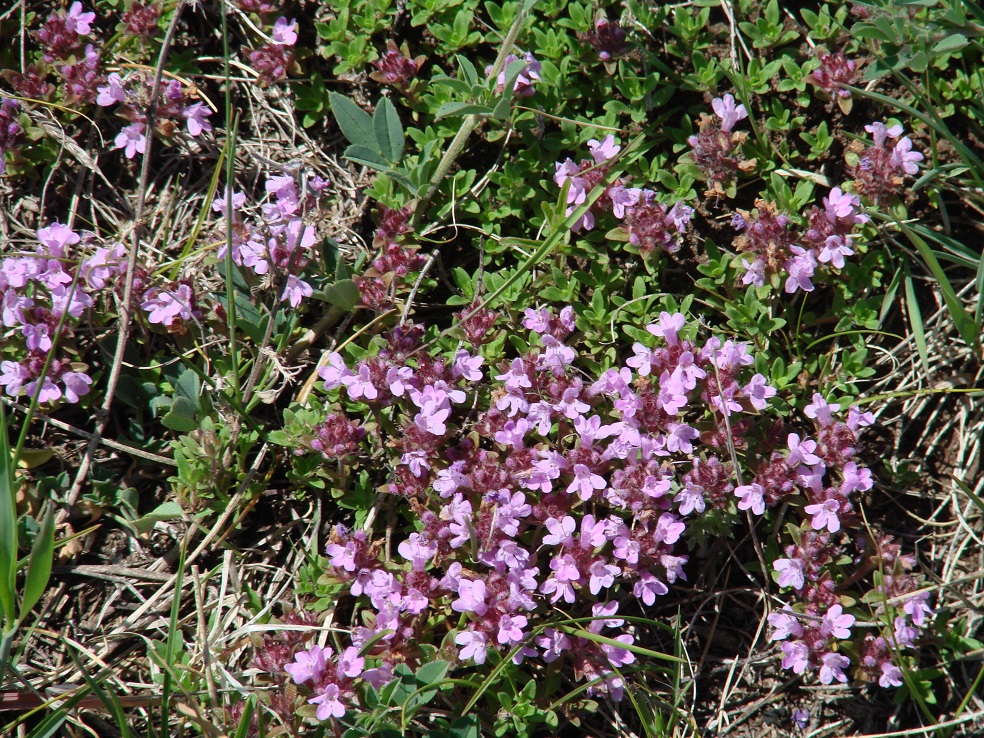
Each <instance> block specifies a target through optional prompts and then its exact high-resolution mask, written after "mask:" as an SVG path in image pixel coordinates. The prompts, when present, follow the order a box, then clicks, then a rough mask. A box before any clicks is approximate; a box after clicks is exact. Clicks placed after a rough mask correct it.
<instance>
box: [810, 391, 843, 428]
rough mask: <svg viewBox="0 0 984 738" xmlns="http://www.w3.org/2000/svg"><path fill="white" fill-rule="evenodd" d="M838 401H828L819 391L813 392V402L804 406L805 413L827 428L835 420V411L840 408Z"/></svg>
mask: <svg viewBox="0 0 984 738" xmlns="http://www.w3.org/2000/svg"><path fill="white" fill-rule="evenodd" d="M840 408H841V406H840V405H838V404H836V403H828V402H827V401H826V400H825V399H823V395H821V394H820V393H819V392H814V393H813V402H811V403H810V404H809V405H807V406H806V407H805V408H803V414H804V415H806V417H808V418H812V419H813V420H816V421H817V424H818V425H819V426H820V427H821V428H826V427H827V426H829V425H830V424H831V423H833V422H834V418H833V413H836V412H837V411H838V410H840Z"/></svg>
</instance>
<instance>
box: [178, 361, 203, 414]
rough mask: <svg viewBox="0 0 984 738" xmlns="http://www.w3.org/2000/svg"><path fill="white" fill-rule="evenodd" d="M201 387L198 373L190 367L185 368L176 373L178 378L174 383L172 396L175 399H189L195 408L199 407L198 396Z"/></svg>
mask: <svg viewBox="0 0 984 738" xmlns="http://www.w3.org/2000/svg"><path fill="white" fill-rule="evenodd" d="M201 389H202V384H201V380H199V378H198V375H197V374H196V373H195V372H194V371H192V370H191V369H185V370H184V371H183V372H181V374H179V375H178V379H177V381H175V383H174V396H175V399H177V398H179V397H183V398H185V399H187V400H191V402H192V403H194V405H195V408H196V409H197V408H199V407H200V404H199V402H198V398H199V397H200V396H201Z"/></svg>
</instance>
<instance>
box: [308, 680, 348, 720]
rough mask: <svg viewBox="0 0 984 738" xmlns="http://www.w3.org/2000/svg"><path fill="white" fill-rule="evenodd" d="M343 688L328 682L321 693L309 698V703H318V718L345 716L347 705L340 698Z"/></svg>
mask: <svg viewBox="0 0 984 738" xmlns="http://www.w3.org/2000/svg"><path fill="white" fill-rule="evenodd" d="M340 696H341V690H340V689H339V688H338V685H337V684H328V685H326V686H325V687H324V689H322V690H321V694H319V695H318V696H317V697H313V698H312V699H309V700H308V703H309V704H312V705H317V706H318V711H317V713H316V714H317V716H318V720H327V719H328V718H330V717H333V718H342V717H345V705H344V704H343V703H342V701H341V700H340V699H339V697H340Z"/></svg>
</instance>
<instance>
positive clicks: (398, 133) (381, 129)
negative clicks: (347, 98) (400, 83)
mask: <svg viewBox="0 0 984 738" xmlns="http://www.w3.org/2000/svg"><path fill="white" fill-rule="evenodd" d="M372 127H373V131H374V133H375V135H376V143H377V144H378V145H379V150H380V151H381V152H382V153H383V156H384V157H385V158H386V160H387V161H388V162H389V163H390V164H396V163H397V162H398V161H400V157H401V156H403V125H402V124H401V123H400V116H399V115H398V114H397V112H396V108H395V107H394V106H393V103H392V102H390V99H389V98H388V97H384V98H382V99H381V100H380V101H379V104H378V105H377V106H376V112H375V113H373V116H372Z"/></svg>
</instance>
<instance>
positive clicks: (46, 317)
mask: <svg viewBox="0 0 984 738" xmlns="http://www.w3.org/2000/svg"><path fill="white" fill-rule="evenodd" d="M37 238H38V241H39V242H40V243H39V245H38V246H37V247H36V248H35V251H34V253H33V254H31V253H24V254H22V255H19V256H8V257H6V258H4V259H3V261H2V262H0V306H2V320H3V326H4V329H5V333H6V334H7V336H6V337H5V338H9V336H10V334H16V335H18V336H19V338H20V342H21V346H22V348H21V349H20V350H21V351H22V352H23V355H24V358H23V359H21V360H19V361H13V360H5V361H3V362H2V363H0V385H2V386H3V388H4V391H5V392H6V393H7V395H8V396H10V397H18V396H20V395H27V396H34V394H35V393H36V392H38V391H39V390H40V394H39V400H40V402H43V403H50V402H55V401H57V400H60V399H64V400H65V401H66V402H70V403H75V402H78V401H79V398H80V397H82V396H83V395H86V394H88V393H89V385H91V384H92V379H91V378H90V377H89V375H88V374H86V373H85V371H84V366H83V365H79V364H75V363H73V362H72V361H71V360H69V359H68V358H63V357H52V360H51V363H50V365H49V367H48V371H47V373H44V372H43V370H44V365H45V361H46V359H47V358H48V356H49V354H50V353H51V352H52V350H53V349H54V345H55V344H54V341H55V336H56V332H57V329H58V325H59V323H62V329H61V330H62V332H61V335H60V337H59V340H60V341H61V344H62V345H63V346H64V345H65V344H66V343H68V342H69V341H70V340H71V338H72V336H73V328H72V327H73V325H74V324H75V323H76V322H77V321H78V320H79V319H80V318H81V317H82V315H83V314H84V313H85V312H86V311H87V310H88V309H89V308H91V307H92V306H93V304H94V298H93V296H94V295H95V294H96V293H98V292H99V291H101V290H103V289H104V288H105V287H106V286H107V284H110V285H111V284H112V283H113V281H114V279H115V278H116V277H117V276H118V275H119V274H120V273H121V272H122V271H123V263H122V260H123V255H124V250H123V246H122V245H121V244H113V245H111V246H109V247H97V248H95V249H93V250H92V252H91V254H90V255H89V256H87V257H84V258H81V259H80V258H79V256H78V254H73V253H72V247H73V246H80V247H88V246H90V245H91V244H92V243H93V239H92V238H91V237H87V238H86V239H85V241H84V242H83V238H82V236H80V235H79V234H78V233H76V232H74V231H73V230H72V229H71V228H69V227H68V226H67V225H63V224H62V223H52V224H51V225H49V226H46V227H45V228H41V229H40V230H38V231H37ZM66 313H67V315H66ZM63 317H64V321H63ZM5 345H7V346H12V345H13V344H12V343H8V342H7V341H5Z"/></svg>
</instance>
